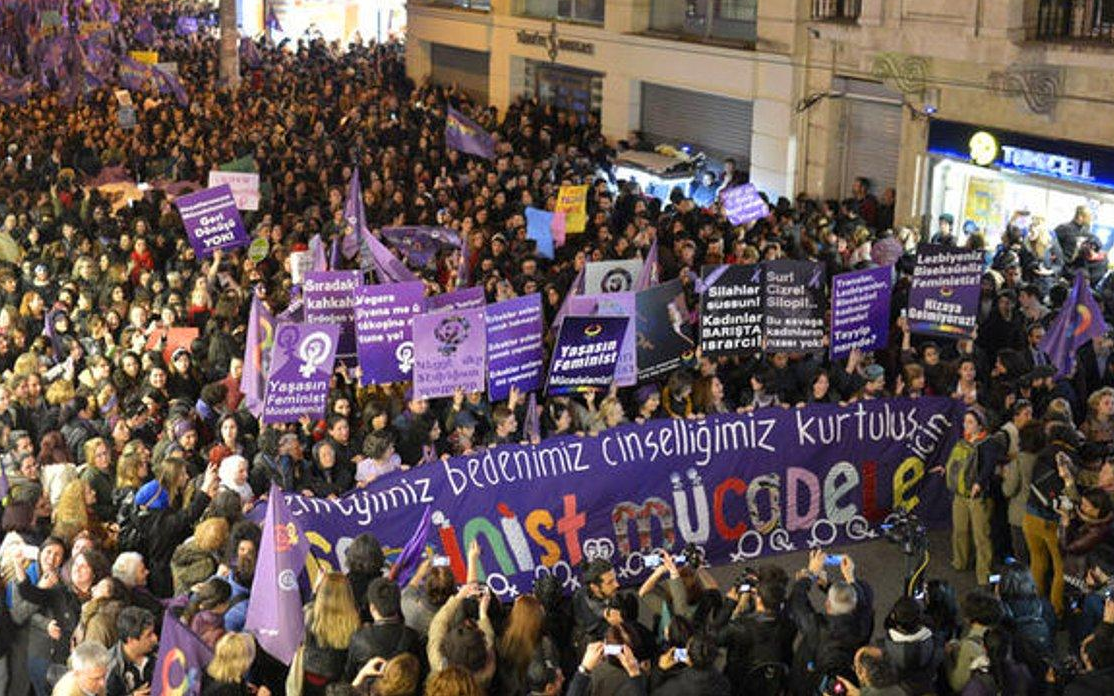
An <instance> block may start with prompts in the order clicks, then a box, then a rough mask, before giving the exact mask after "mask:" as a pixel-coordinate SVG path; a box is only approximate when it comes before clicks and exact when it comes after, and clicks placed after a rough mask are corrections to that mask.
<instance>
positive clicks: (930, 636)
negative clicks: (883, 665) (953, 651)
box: [882, 628, 944, 694]
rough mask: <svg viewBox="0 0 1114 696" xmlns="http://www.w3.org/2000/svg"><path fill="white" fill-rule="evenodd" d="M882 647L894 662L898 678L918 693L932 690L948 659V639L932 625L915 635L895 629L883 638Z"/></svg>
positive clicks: (907, 687) (907, 688)
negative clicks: (932, 627) (943, 664)
mask: <svg viewBox="0 0 1114 696" xmlns="http://www.w3.org/2000/svg"><path fill="white" fill-rule="evenodd" d="M882 650H883V651H884V652H885V653H886V655H887V656H888V657H889V658H890V661H891V662H893V665H894V668H895V669H897V674H898V678H899V679H900V680H901V683H902V684H903V685H904V686H905V687H906V690H907V691H911V692H912V693H916V694H927V693H931V692H932V690H933V689H934V688H935V683H936V676H937V672H938V671H939V669H940V663H941V662H942V661H943V659H944V641H943V637H942V636H941V635H940V634H936V633H933V632H932V630H931V629H929V628H924V629H922V630H921V631H920V632H918V633H913V634H904V633H901V632H899V631H895V630H892V629H891V630H889V631H887V632H886V637H885V638H884V639H883V640H882Z"/></svg>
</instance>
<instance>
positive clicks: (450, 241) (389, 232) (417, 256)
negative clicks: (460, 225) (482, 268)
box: [380, 225, 460, 268]
mask: <svg viewBox="0 0 1114 696" xmlns="http://www.w3.org/2000/svg"><path fill="white" fill-rule="evenodd" d="M380 233H381V234H382V235H383V239H385V240H386V241H387V242H388V243H390V244H391V245H392V246H393V247H394V248H395V249H397V250H398V252H399V253H400V254H402V256H403V258H405V259H406V260H407V261H409V262H410V263H412V264H414V265H415V266H417V267H418V268H424V267H425V266H426V265H428V264H429V261H430V259H432V258H433V257H434V256H435V255H436V254H437V252H439V251H442V250H445V249H459V248H460V235H459V234H457V233H456V232H454V231H452V230H450V229H448V228H446V227H428V226H424V225H423V226H409V227H384V228H383V229H382V230H381V231H380Z"/></svg>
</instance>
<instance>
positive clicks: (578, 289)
mask: <svg viewBox="0 0 1114 696" xmlns="http://www.w3.org/2000/svg"><path fill="white" fill-rule="evenodd" d="M583 294H584V268H583V267H582V268H581V269H580V272H579V273H577V274H576V278H575V279H574V280H573V281H572V285H571V286H569V291H568V293H567V294H566V295H565V299H564V300H563V301H562V302H561V307H560V309H558V310H557V314H555V315H554V316H553V323H552V324H550V325H549V331H550V332H551V333H552V332H554V331H556V330H557V329H558V327H560V326H561V320H562V319H564V318H565V315H566V314H568V313H569V298H570V297H572V296H573V295H583Z"/></svg>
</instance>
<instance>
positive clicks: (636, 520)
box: [252, 397, 963, 599]
mask: <svg viewBox="0 0 1114 696" xmlns="http://www.w3.org/2000/svg"><path fill="white" fill-rule="evenodd" d="M962 413H963V407H962V404H960V403H959V402H957V401H954V400H951V399H944V398H936V397H926V398H922V399H918V400H907V399H889V400H877V401H866V402H859V403H855V404H851V405H848V406H835V405H825V404H812V405H809V406H806V407H804V408H801V409H795V410H788V411H787V410H783V409H761V410H758V411H756V412H754V413H750V414H745V415H734V414H733V415H726V416H717V417H714V418H709V419H702V420H683V419H677V420H656V421H650V422H648V423H645V424H642V425H633V424H632V425H624V426H621V427H619V428H615V429H612V430H608V431H605V432H603V433H601V434H600V435H599V436H598V437H592V438H577V437H559V438H553V439H550V440H546V441H543V442H541V443H540V444H537V445H506V446H500V447H495V448H491V449H488V450H484V451H480V452H476V453H474V454H471V455H467V456H462V457H454V458H451V459H448V460H445V461H442V462H439V463H437V464H433V465H429V466H425V467H420V468H418V469H412V470H410V471H407V472H396V473H393V474H389V475H387V476H385V477H383V478H380V479H378V480H376V482H375V483H374V484H373V485H371V486H369V487H368V488H365V489H361V490H359V491H355V492H353V493H350V494H348V495H347V496H344V497H343V498H340V499H339V500H326V499H320V498H303V497H301V496H298V495H293V494H290V495H288V496H287V498H288V500H289V501H290V503H289V505H290V510H291V513H292V514H293V516H294V517H295V518H297V519H298V522H299V524H300V525H301V527H302V528H303V529H304V530H306V533H307V537H309V538H311V539H316V540H317V541H316V542H315V543H314V547H315V548H314V549H313V550H311V553H313V554H314V555H316V556H318V557H319V562H320V563H321V564H322V565H325V566H328V567H340V559H339V556H340V555H341V554H340V550H343V549H346V548H347V547H348V545H349V544H350V543H351V540H352V539H354V538H355V537H356V536H358V535H359V534H360V533H362V532H364V531H366V530H367V529H368V528H374V530H375V534H376V536H377V537H378V538H379V539H380V540H381V541H382V542H383V545H384V548H385V549H386V550H387V552H388V556H389V557H390V556H393V555H394V554H397V553H398V551H399V550H400V549H401V548H402V546H403V545H404V544H405V543H406V542H407V540H408V539H409V538H410V536H411V535H412V533H413V530H414V529H415V528H416V527H417V525H418V523H419V521H420V519H421V518H422V515H423V513H424V511H425V508H426V506H433V517H432V519H433V525H434V530H435V534H431V535H430V538H429V542H428V543H429V545H430V546H432V547H434V550H435V552H436V553H439V554H444V555H446V556H448V557H449V559H450V566H451V567H452V569H453V572H454V573H455V574H456V575H457V576H458V580H459V581H461V582H463V581H464V569H465V560H464V556H463V551H462V550H463V549H467V548H468V546H469V544H471V543H472V541H473V540H477V541H478V542H479V544H480V547H481V549H482V558H481V564H482V568H481V575H480V577H481V578H484V579H486V581H487V582H488V583H489V584H490V585H491V587H492V589H493V590H494V591H495V592H496V593H497V594H498V595H499V596H500V597H501V598H503V599H511V598H513V597H514V596H517V595H518V594H520V593H522V592H527V591H529V588H530V586H531V585H532V583H533V581H534V578H535V577H536V575H538V574H541V573H546V574H550V575H554V576H556V577H557V578H559V579H560V580H561V581H562V582H563V583H564V585H565V588H566V589H568V590H572V589H575V587H576V586H577V584H576V583H577V582H578V581H579V578H577V577H575V576H576V572H575V568H576V566H577V564H579V563H580V562H581V561H582V560H583V559H585V558H595V557H601V558H606V559H608V560H610V561H611V562H612V563H614V564H615V567H616V570H617V572H618V575H619V578H620V580H621V581H622V582H623V583H625V584H633V583H634V582H636V581H637V580H639V579H640V578H643V577H645V575H646V573H647V572H648V570H647V568H646V566H645V563H644V559H645V556H646V554H648V553H651V552H652V551H653V550H654V549H658V548H661V547H665V548H666V549H670V550H675V551H679V550H680V549H681V548H683V547H684V546H685V545H686V544H690V543H691V544H696V545H697V546H698V547H700V548H701V549H702V550H703V551H704V554H705V557H706V558H707V559H708V561H709V562H711V563H713V564H723V563H738V562H747V561H750V560H752V559H755V558H759V557H762V556H767V555H771V554H776V553H784V552H790V551H799V550H805V549H809V548H813V547H817V546H828V545H831V544H843V543H848V542H855V541H863V540H866V539H871V538H875V537H877V536H878V534H879V532H878V531H877V530H878V526H879V525H880V524H881V523H883V522H884V521H885V519H886V518H887V516H888V515H889V514H890V513H891V512H892V511H894V510H898V509H901V510H908V511H911V512H914V513H916V514H917V515H919V516H920V517H921V519H923V520H924V521H925V522H926V523H928V524H929V525H930V526H933V527H938V526H942V525H944V524H946V523H947V520H948V519H949V515H950V496H949V495H948V493H947V491H946V489H945V487H944V482H943V480H942V478H941V477H938V476H932V475H929V474H928V473H927V472H928V471H929V469H931V468H932V467H934V466H937V465H942V464H943V463H944V461H945V460H946V459H947V456H948V454H949V452H950V450H951V448H952V446H953V445H954V443H955V442H956V439H957V437H958V435H959V432H958V431H959V423H960V421H961V416H962ZM263 507H264V506H260V507H259V508H257V509H256V510H255V511H253V515H252V516H253V517H260V516H261V515H262V510H263Z"/></svg>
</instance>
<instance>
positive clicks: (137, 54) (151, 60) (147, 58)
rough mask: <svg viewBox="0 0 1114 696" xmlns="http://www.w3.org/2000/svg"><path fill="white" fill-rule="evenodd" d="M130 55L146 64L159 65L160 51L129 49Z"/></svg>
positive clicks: (136, 60)
mask: <svg viewBox="0 0 1114 696" xmlns="http://www.w3.org/2000/svg"><path fill="white" fill-rule="evenodd" d="M128 55H129V56H131V59H132V60H134V61H135V62H137V63H142V64H144V65H158V63H159V52H158V51H128Z"/></svg>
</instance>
